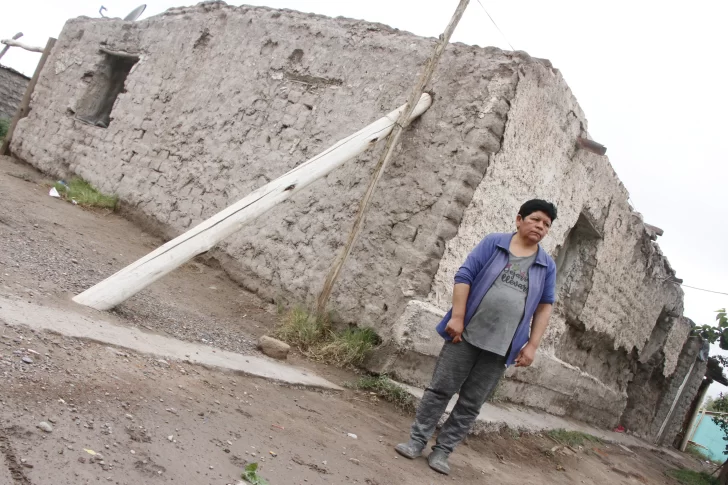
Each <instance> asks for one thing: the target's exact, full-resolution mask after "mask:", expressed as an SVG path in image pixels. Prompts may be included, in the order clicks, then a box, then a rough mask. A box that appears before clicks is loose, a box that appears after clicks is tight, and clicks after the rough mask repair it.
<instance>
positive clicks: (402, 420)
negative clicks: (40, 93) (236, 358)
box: [0, 157, 700, 485]
mask: <svg viewBox="0 0 728 485" xmlns="http://www.w3.org/2000/svg"><path fill="white" fill-rule="evenodd" d="M46 182H50V180H47V179H46V178H45V177H43V176H42V175H41V174H39V173H37V172H36V171H34V170H33V169H31V168H30V167H28V166H26V165H23V164H20V163H16V162H14V161H11V160H10V159H9V158H7V157H0V194H1V195H0V197H1V199H0V200H2V202H1V203H0V295H2V296H8V297H13V298H23V299H27V300H28V301H32V302H34V303H37V304H39V305H44V306H51V307H54V308H57V309H58V311H59V312H62V311H64V310H63V309H64V307H66V308H67V306H68V305H69V303H68V300H69V299H70V297H71V296H72V295H73V294H75V293H77V292H79V291H81V290H83V289H85V288H87V287H88V286H91V285H92V284H94V283H96V282H98V281H99V280H100V279H102V278H103V277H105V276H108V275H110V274H111V273H113V272H114V271H116V270H118V269H120V268H121V267H123V266H124V265H126V264H128V263H130V262H132V261H134V260H135V259H137V258H138V257H140V256H142V255H144V254H145V253H147V252H148V251H150V250H151V249H153V248H155V247H156V246H158V245H159V244H160V242H161V241H160V240H159V239H158V238H156V237H154V236H151V235H149V234H147V233H145V232H144V231H142V229H140V228H139V227H137V226H135V225H133V224H132V223H131V222H129V221H127V220H125V219H123V218H121V217H120V216H118V215H116V214H109V213H103V212H94V211H88V210H84V209H81V208H79V207H77V206H73V205H71V204H69V203H66V202H63V201H60V200H58V199H54V198H51V197H49V196H48V188H47V187H46V186H45V185H43V184H44V183H46ZM113 313H114V318H115V319H116V321H117V323H119V324H122V325H128V326H136V327H139V328H142V329H144V330H146V331H148V332H156V333H162V334H166V335H168V336H172V337H175V338H179V339H182V340H188V341H194V342H198V343H203V344H208V345H212V346H215V347H219V348H224V349H227V350H231V351H236V352H241V353H246V354H254V353H256V351H255V350H254V342H255V341H256V340H257V338H258V337H259V336H260V335H262V334H264V333H266V332H267V331H269V330H270V329H271V327H272V326H273V325H275V323H276V321H277V319H278V316H277V313H276V311H275V308H274V307H273V306H272V305H271V304H269V303H265V302H262V301H260V300H258V299H257V298H256V297H255V296H254V295H251V294H250V293H248V292H246V291H244V290H242V289H241V288H239V287H238V286H236V285H235V284H234V283H232V282H231V281H230V280H229V279H228V278H227V277H226V276H225V274H224V272H223V271H222V270H221V269H219V268H215V267H210V266H207V265H204V264H201V263H199V262H194V263H190V264H188V265H186V266H185V267H183V268H181V269H180V270H178V271H176V272H174V273H172V274H171V275H169V276H168V277H166V278H164V279H163V280H161V281H159V282H157V283H156V284H154V285H152V287H150V288H148V289H147V290H145V291H143V292H142V293H141V294H139V295H137V296H135V297H134V298H132V299H131V300H129V301H128V302H126V303H124V304H123V305H121V306H120V307H119V308H118V309H117V310H115V311H114V312H113ZM24 360H25V361H27V362H25V361H24ZM292 361H293V363H295V364H297V365H301V366H305V367H308V368H310V369H311V370H313V371H315V372H317V373H318V374H319V375H322V376H323V377H326V378H327V379H329V380H331V381H333V382H335V383H337V384H340V385H341V384H344V383H345V382H351V381H353V380H355V379H356V375H355V374H353V373H350V372H346V371H342V370H339V369H332V368H329V367H326V366H323V365H320V364H315V363H311V362H307V361H305V360H304V359H302V358H301V357H300V356H293V357H292ZM31 362H32V363H31ZM410 420H411V417H409V416H404V415H402V414H400V413H399V412H397V411H396V410H395V409H394V408H393V407H392V406H391V405H389V404H388V403H385V402H381V401H374V400H372V397H371V396H370V395H368V394H366V393H362V392H355V391H350V390H347V391H344V392H342V393H334V392H320V391H314V390H306V389H296V388H291V387H284V386H281V385H278V384H276V383H272V382H268V381H265V380H262V379H256V378H250V377H245V376H241V375H237V374H233V373H229V372H223V371H220V370H216V369H206V368H202V367H199V366H193V365H189V364H187V363H184V362H173V361H169V362H167V361H161V360H160V359H158V358H157V357H153V356H148V355H140V354H135V353H133V352H129V351H127V350H124V349H117V348H110V347H106V346H103V345H100V344H97V343H93V342H86V341H80V340H77V339H70V338H66V337H63V336H61V335H58V334H53V333H40V332H37V333H36V332H32V331H31V330H29V329H27V328H23V327H15V326H10V325H8V324H6V323H5V322H3V321H2V308H0V452H1V453H2V455H3V456H1V457H0V484H3V485H4V484H6V483H7V484H14V485H18V484H24V485H27V484H35V485H39V484H86V483H97V482H111V483H116V484H154V483H163V482H174V483H181V484H228V483H237V482H238V480H239V479H240V474H241V471H242V467H243V466H244V465H245V464H246V463H251V462H256V463H259V464H260V472H261V475H262V476H263V477H265V478H266V479H268V480H269V481H270V483H271V485H289V484H290V485H293V484H344V483H347V484H348V483H360V484H367V485H385V484H436V483H448V482H458V483H463V484H476V483H477V484H481V483H493V484H506V485H509V484H519V485H520V484H523V483H532V484H655V485H658V484H660V485H662V484H677V482H676V481H674V480H672V479H671V478H669V477H668V476H666V475H665V472H666V471H667V470H670V469H674V468H677V467H693V468H696V469H699V467H700V464H699V463H698V462H697V461H696V460H694V459H693V458H691V457H689V456H687V455H679V454H675V453H667V452H664V451H660V450H656V451H655V450H649V449H642V448H635V449H633V450H632V451H629V450H627V449H624V448H623V447H620V446H619V445H614V444H599V445H594V446H592V445H590V446H587V447H585V448H583V449H576V450H571V449H564V448H560V449H556V450H555V451H552V449H553V448H554V447H555V446H556V443H554V441H552V440H551V439H550V438H548V437H547V436H544V435H527V436H526V435H523V436H519V435H518V434H517V433H510V432H504V433H502V434H495V435H485V436H479V437H473V438H470V439H468V440H467V441H466V443H465V444H463V445H462V446H461V447H460V448H459V449H458V450H457V451H456V453H455V454H453V456H452V458H451V464H452V468H453V471H452V475H451V477H443V476H442V475H437V474H436V473H435V472H432V471H431V470H430V469H429V468H428V467H427V465H426V462H425V460H424V459H418V460H415V461H408V460H405V459H403V458H401V457H399V456H398V455H397V454H396V453H395V452H394V450H393V447H394V445H395V444H396V443H398V442H399V441H402V440H404V439H405V438H406V435H407V430H408V427H409V424H410ZM42 421H44V422H47V423H49V424H50V425H51V427H52V428H53V429H52V431H50V432H46V431H43V430H41V429H39V428H38V425H39V423H40V422H42ZM349 433H353V434H355V435H356V438H353V437H351V436H350V435H349ZM94 453H95V454H94Z"/></svg>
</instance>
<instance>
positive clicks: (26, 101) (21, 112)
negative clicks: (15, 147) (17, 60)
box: [0, 37, 56, 155]
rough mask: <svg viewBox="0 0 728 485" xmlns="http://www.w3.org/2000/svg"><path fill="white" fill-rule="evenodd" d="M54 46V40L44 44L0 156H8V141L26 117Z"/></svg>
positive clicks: (0, 150) (1, 148) (50, 39)
mask: <svg viewBox="0 0 728 485" xmlns="http://www.w3.org/2000/svg"><path fill="white" fill-rule="evenodd" d="M54 45H56V39H54V38H53V37H50V38H49V39H48V42H47V43H46V46H45V50H44V51H43V55H41V56H40V60H39V61H38V65H37V66H36V67H35V72H34V73H33V77H32V78H30V82H29V83H28V87H26V88H25V94H24V95H23V99H22V101H21V102H20V106H19V107H18V111H16V112H15V116H13V120H12V121H11V122H10V128H8V133H7V135H5V141H4V142H3V144H2V147H0V155H8V154H9V153H10V140H11V139H12V138H13V133H14V132H15V126H16V125H17V124H18V121H20V120H21V119H23V118H25V117H26V116H28V110H29V108H30V96H31V95H32V94H33V91H34V90H35V85H36V84H37V83H38V78H40V72H41V71H42V70H43V66H45V63H46V60H47V59H48V56H49V55H50V53H51V50H53V46H54Z"/></svg>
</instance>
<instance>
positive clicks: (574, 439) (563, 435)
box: [546, 428, 602, 447]
mask: <svg viewBox="0 0 728 485" xmlns="http://www.w3.org/2000/svg"><path fill="white" fill-rule="evenodd" d="M546 434H547V435H549V436H550V437H551V438H553V439H554V440H556V441H558V442H559V443H561V444H562V445H567V446H571V447H577V446H584V443H602V440H600V439H599V438H597V437H596V436H592V435H590V434H588V433H582V432H581V431H566V430H565V429H563V428H561V429H552V430H551V431H549V432H548V433H546Z"/></svg>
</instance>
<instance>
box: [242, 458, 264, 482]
mask: <svg viewBox="0 0 728 485" xmlns="http://www.w3.org/2000/svg"><path fill="white" fill-rule="evenodd" d="M242 478H243V480H245V481H246V482H248V483H250V484H252V485H269V483H268V480H266V479H265V478H263V477H261V476H260V475H258V464H257V463H251V464H250V465H247V466H246V467H245V470H244V471H243V476H242Z"/></svg>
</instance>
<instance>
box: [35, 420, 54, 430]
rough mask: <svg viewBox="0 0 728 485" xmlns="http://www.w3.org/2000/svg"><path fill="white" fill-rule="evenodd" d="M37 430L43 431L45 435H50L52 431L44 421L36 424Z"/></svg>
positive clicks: (51, 427)
mask: <svg viewBox="0 0 728 485" xmlns="http://www.w3.org/2000/svg"><path fill="white" fill-rule="evenodd" d="M38 429H40V430H41V431H45V432H46V433H50V432H52V431H53V426H51V425H50V424H49V423H47V422H46V421H41V422H40V423H38Z"/></svg>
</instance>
